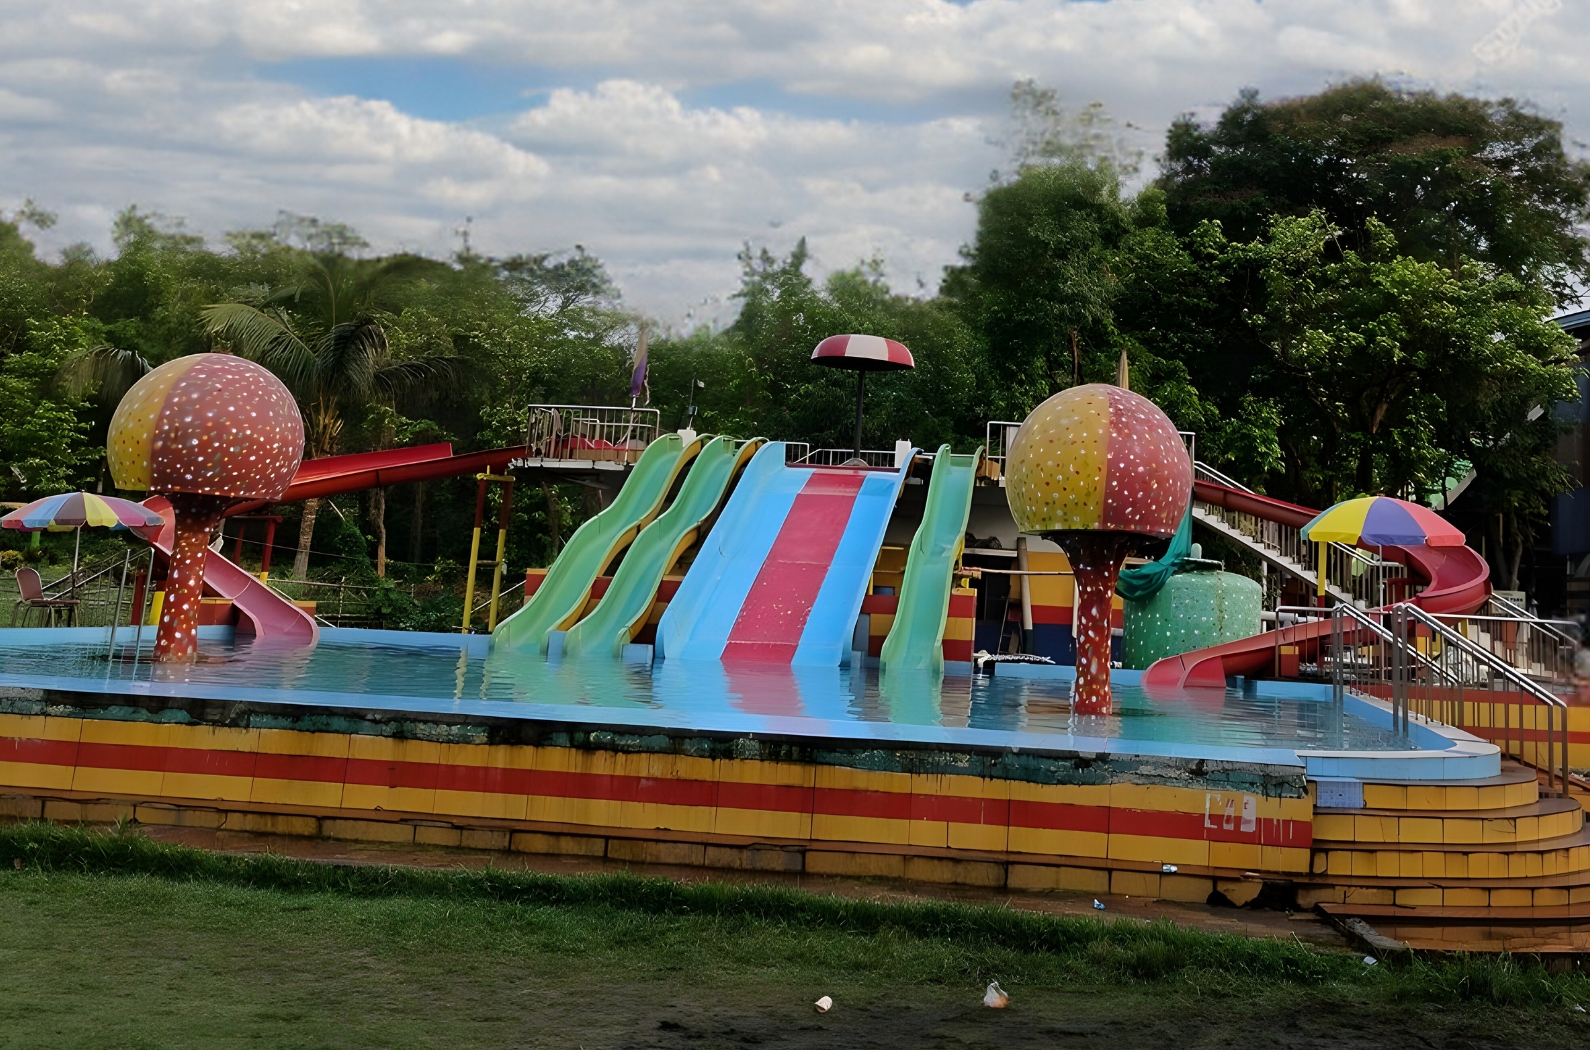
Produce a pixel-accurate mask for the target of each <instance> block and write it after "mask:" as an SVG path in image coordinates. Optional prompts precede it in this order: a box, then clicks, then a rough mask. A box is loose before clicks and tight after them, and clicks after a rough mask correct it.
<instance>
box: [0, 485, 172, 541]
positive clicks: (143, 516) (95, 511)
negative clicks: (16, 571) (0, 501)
mask: <svg viewBox="0 0 1590 1050" xmlns="http://www.w3.org/2000/svg"><path fill="white" fill-rule="evenodd" d="M162 524H163V521H162V519H161V517H160V515H158V514H156V513H155V512H154V511H152V510H149V509H147V508H145V507H140V506H139V505H138V504H136V503H134V502H132V501H131V500H125V499H117V498H116V497H115V496H101V495H97V494H96V493H93V492H63V493H60V494H59V495H56V496H45V497H44V498H43V499H36V500H34V501H33V502H32V503H29V504H28V505H27V506H25V507H22V508H20V509H18V510H14V511H12V512H11V513H10V514H7V515H6V516H5V517H3V518H0V527H4V528H8V529H21V530H22V531H23V532H39V531H45V530H47V531H49V532H66V531H68V530H70V529H81V528H83V527H84V526H85V525H86V526H88V527H90V528H100V529H135V528H136V529H148V528H155V527H158V526H160V525H162Z"/></svg>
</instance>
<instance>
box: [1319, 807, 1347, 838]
mask: <svg viewBox="0 0 1590 1050" xmlns="http://www.w3.org/2000/svg"><path fill="white" fill-rule="evenodd" d="M1353 834H1354V832H1353V818H1352V816H1351V815H1350V814H1346V813H1316V814H1314V838H1315V839H1316V840H1317V839H1333V840H1337V841H1347V842H1350V841H1352V838H1353Z"/></svg>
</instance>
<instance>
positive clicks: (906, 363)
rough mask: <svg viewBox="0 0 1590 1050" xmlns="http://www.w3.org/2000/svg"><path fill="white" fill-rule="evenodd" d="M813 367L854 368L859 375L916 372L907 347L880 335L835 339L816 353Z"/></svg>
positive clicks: (846, 336) (818, 347) (813, 354)
mask: <svg viewBox="0 0 1590 1050" xmlns="http://www.w3.org/2000/svg"><path fill="white" fill-rule="evenodd" d="M812 364H814V365H826V366H827V367H829V368H851V369H855V370H856V371H858V372H887V371H891V370H894V369H897V368H915V367H916V360H915V359H914V358H913V357H912V356H911V351H909V350H907V349H906V348H905V344H904V343H897V342H895V341H894V340H893V339H885V338H883V337H882V336H877V335H831V336H829V337H828V338H827V339H824V340H823V341H822V342H820V343H818V344H817V349H816V350H813V351H812Z"/></svg>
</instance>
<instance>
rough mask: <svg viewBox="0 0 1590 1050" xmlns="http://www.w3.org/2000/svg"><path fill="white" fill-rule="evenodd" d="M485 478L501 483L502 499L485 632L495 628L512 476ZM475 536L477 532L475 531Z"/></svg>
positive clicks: (506, 544) (500, 594)
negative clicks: (495, 559)
mask: <svg viewBox="0 0 1590 1050" xmlns="http://www.w3.org/2000/svg"><path fill="white" fill-rule="evenodd" d="M486 480H488V481H495V482H498V483H500V484H501V485H502V487H503V488H502V499H501V501H499V503H498V504H497V561H496V563H495V567H494V568H493V570H492V574H491V610H490V612H488V613H487V614H486V632H487V633H488V634H489V633H491V632H492V631H495V630H496V629H497V604H498V602H499V600H500V599H501V598H502V570H503V567H504V561H505V559H506V558H507V556H508V524H509V522H510V520H511V519H512V515H513V478H512V477H510V476H507V475H493V476H490V477H488V478H487V479H486ZM476 535H477V537H478V536H479V533H478V531H477V533H476Z"/></svg>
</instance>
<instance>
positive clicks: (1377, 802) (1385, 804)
mask: <svg viewBox="0 0 1590 1050" xmlns="http://www.w3.org/2000/svg"><path fill="white" fill-rule="evenodd" d="M1364 805H1365V806H1366V807H1367V808H1369V809H1412V808H1414V807H1413V806H1411V805H1410V804H1409V803H1408V789H1407V787H1405V786H1403V785H1400V784H1365V785H1364Z"/></svg>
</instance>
